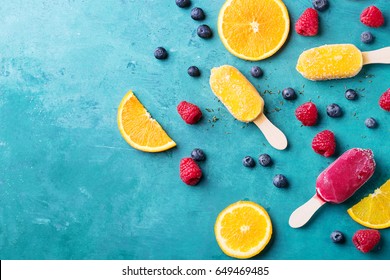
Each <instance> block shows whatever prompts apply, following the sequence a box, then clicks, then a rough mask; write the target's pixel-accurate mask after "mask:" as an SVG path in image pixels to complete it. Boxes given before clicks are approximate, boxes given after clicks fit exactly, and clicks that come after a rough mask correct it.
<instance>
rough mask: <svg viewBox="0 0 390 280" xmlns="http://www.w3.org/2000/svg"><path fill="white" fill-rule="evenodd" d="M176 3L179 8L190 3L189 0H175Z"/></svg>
mask: <svg viewBox="0 0 390 280" xmlns="http://www.w3.org/2000/svg"><path fill="white" fill-rule="evenodd" d="M176 5H178V6H179V7H180V8H187V7H189V6H190V5H191V0H176Z"/></svg>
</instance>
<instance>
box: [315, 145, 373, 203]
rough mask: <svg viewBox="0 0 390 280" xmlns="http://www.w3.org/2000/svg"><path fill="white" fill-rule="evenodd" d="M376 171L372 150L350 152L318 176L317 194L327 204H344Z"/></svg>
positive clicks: (353, 150)
mask: <svg viewBox="0 0 390 280" xmlns="http://www.w3.org/2000/svg"><path fill="white" fill-rule="evenodd" d="M374 171H375V161H374V156H373V154H372V151H371V150H363V149H358V148H354V149H351V150H348V151H346V152H345V153H344V154H342V155H341V156H340V157H339V158H338V159H337V160H336V161H334V162H333V163H332V164H331V165H329V167H328V168H326V169H325V170H324V171H322V173H321V174H320V175H319V176H318V178H317V182H316V191H317V194H318V196H319V197H321V198H322V199H323V200H325V201H326V202H332V203H342V202H344V201H345V200H347V199H348V198H349V197H351V196H352V195H353V194H354V193H355V192H356V191H357V190H358V189H359V188H360V187H361V186H363V184H364V183H365V182H367V181H368V179H370V177H371V176H372V174H374Z"/></svg>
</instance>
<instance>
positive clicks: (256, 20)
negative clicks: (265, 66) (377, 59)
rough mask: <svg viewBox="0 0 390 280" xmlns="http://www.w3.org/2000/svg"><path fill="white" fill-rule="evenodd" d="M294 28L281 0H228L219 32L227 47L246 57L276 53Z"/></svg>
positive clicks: (256, 57) (268, 55)
mask: <svg viewBox="0 0 390 280" xmlns="http://www.w3.org/2000/svg"><path fill="white" fill-rule="evenodd" d="M289 30H290V18H289V15H288V11H287V8H286V6H285V5H284V3H283V2H282V1H281V0H227V1H226V2H225V4H224V5H223V6H222V8H221V11H220V12H219V16H218V33H219V37H220V38H221V41H222V43H223V44H224V45H225V47H226V49H227V50H228V51H229V52H231V53H232V54H233V55H235V56H237V57H239V58H242V59H245V60H252V61H256V60H262V59H265V58H267V57H270V56H271V55H273V54H274V53H276V52H277V51H278V50H279V49H280V48H281V47H282V46H283V44H284V42H285V41H286V39H287V37H288V33H289Z"/></svg>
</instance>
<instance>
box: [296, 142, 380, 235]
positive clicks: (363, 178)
mask: <svg viewBox="0 0 390 280" xmlns="http://www.w3.org/2000/svg"><path fill="white" fill-rule="evenodd" d="M375 166H376V164H375V161H374V155H373V153H372V151H371V150H369V149H359V148H353V149H350V150H348V151H346V152H345V153H343V154H342V155H341V156H340V157H339V158H337V159H336V160H335V161H334V162H333V163H332V164H331V165H329V166H328V168H326V169H325V170H324V171H322V172H321V174H320V175H319V176H318V177H317V182H316V194H315V195H314V196H313V197H312V198H311V199H310V200H309V201H308V202H306V203H305V204H303V205H302V206H301V207H299V208H298V209H296V210H295V211H294V212H293V213H292V214H291V216H290V220H289V224H290V226H291V227H293V228H298V227H301V226H303V225H305V224H306V223H307V222H308V221H309V219H310V218H311V217H312V215H313V214H314V213H315V212H316V211H317V210H318V209H319V208H320V207H321V206H322V205H323V204H325V203H326V202H329V203H335V204H339V203H342V202H344V201H345V200H347V199H348V198H350V197H351V196H352V195H353V194H354V193H355V192H356V191H357V190H358V189H359V188H360V187H361V186H363V185H364V183H365V182H367V181H368V179H370V178H371V176H372V175H373V174H374V171H375Z"/></svg>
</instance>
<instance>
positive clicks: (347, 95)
mask: <svg viewBox="0 0 390 280" xmlns="http://www.w3.org/2000/svg"><path fill="white" fill-rule="evenodd" d="M357 97H358V95H357V93H356V91H354V90H353V89H347V90H346V91H345V98H347V99H348V100H355V99H356V98H357Z"/></svg>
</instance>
